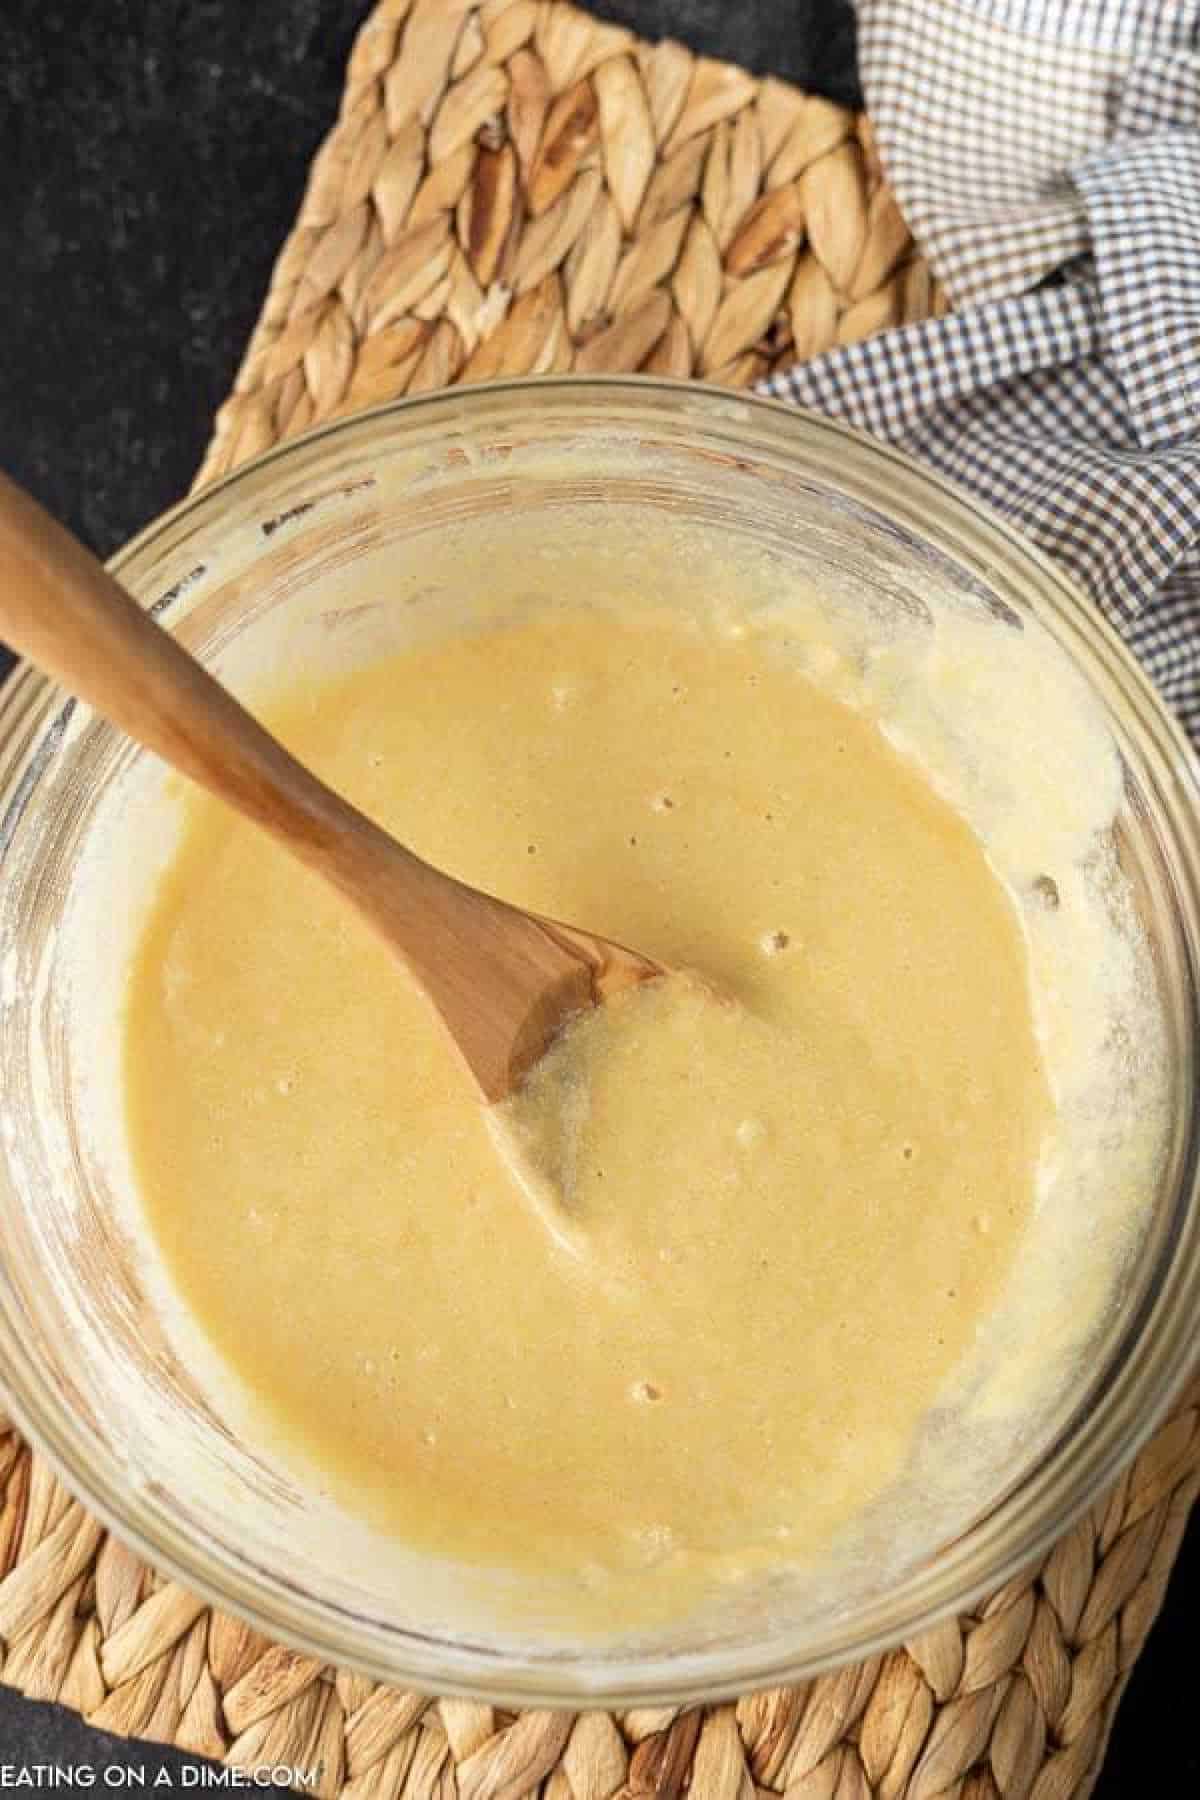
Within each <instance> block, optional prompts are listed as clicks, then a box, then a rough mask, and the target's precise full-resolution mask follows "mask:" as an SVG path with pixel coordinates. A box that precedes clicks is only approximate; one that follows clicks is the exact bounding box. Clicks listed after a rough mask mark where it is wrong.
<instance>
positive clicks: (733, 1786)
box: [0, 0, 1200, 1800]
mask: <svg viewBox="0 0 1200 1800" xmlns="http://www.w3.org/2000/svg"><path fill="white" fill-rule="evenodd" d="M938 304H939V302H938V297H937V294H936V292H935V291H934V290H933V288H932V284H931V282H930V278H929V272H928V270H927V269H926V267H925V265H924V264H923V263H922V261H921V260H920V258H919V257H918V256H917V255H916V254H915V253H914V251H913V248H912V245H911V242H910V239H909V235H908V232H907V230H906V229H905V226H904V224H903V222H902V220H901V218H900V216H899V214H898V212H897V210H896V206H895V203H894V201H893V200H892V197H891V195H890V193H889V191H888V189H887V187H886V185H884V184H883V182H882V180H881V178H880V173H879V169H878V164H877V161H876V158H875V156H874V153H873V147H872V141H871V135H870V131H869V128H868V126H867V124H866V121H865V120H863V119H855V118H854V117H853V115H851V114H850V113H847V112H845V111H844V110H842V109H840V108H838V107H835V106H832V105H830V104H829V103H828V102H827V101H824V100H820V99H815V98H812V97H808V96H805V95H802V94H799V93H797V92H795V91H794V90H793V89H790V88H788V87H785V86H784V85H782V84H781V83H779V82H776V81H762V82H759V81H755V80H754V79H752V78H751V77H750V76H749V75H747V74H745V73H744V72H743V71H741V70H739V69H736V68H731V67H727V66H725V65H722V64H718V63H713V62H709V61H705V60H704V59H698V58H696V57H694V56H692V55H690V54H689V53H688V52H687V51H686V50H684V49H681V48H680V47H679V46H678V45H675V44H660V45H658V46H656V47H654V48H649V47H648V46H646V45H644V44H640V43H638V42H636V41H635V40H634V39H632V38H631V37H630V35H629V34H628V33H627V32H625V31H622V30H619V29H617V28H615V27H613V26H610V25H604V24H599V23H597V22H596V21H593V20H591V19H588V18H587V17H585V16H584V15H582V14H580V13H578V12H575V11H573V10H572V9H571V8H569V7H568V6H566V5H564V4H562V3H561V0H482V4H479V3H472V0H384V3H383V4H382V5H381V6H380V7H379V8H378V10H377V11H376V12H375V14H374V15H373V16H372V18H371V19H370V20H369V21H368V23H367V25H366V26H365V27H364V29H363V31H362V34H361V35H360V37H359V39H358V43H357V45H356V48H355V51H354V54H353V58H352V61H351V64H350V72H349V79H348V85H347V90H346V94H345V98H344V102H343V106H342V112H341V117H340V120H339V123H338V125H337V127H336V129H335V130H334V132H333V133H332V135H331V136H330V138H329V139H328V141H327V142H326V144H325V146H324V148H323V149H322V151H321V152H320V154H319V156H318V158H317V160H316V162H315V164H314V167H313V171H312V177H311V180H310V183H309V188H308V192H307V195H306V197H305V200H304V204H303V207H302V210H301V213H300V218H299V220H298V223H297V226H296V229H295V230H294V232H293V234H292V236H291V237H290V238H289V240H288V242H287V244H286V245H285V247H284V250H283V252H282V255H281V257H280V259H279V262H278V264H277V266H276V270H275V275H274V279H273V282H272V285H271V290H270V293H269V296H268V298H267V302H266V306H265V309H264V312H263V315H262V319H261V321H260V323H259V326H258V329H257V330H256V332H255V334H254V337H253V340H252V342H251V344H250V347H249V350H248V352H247V355H246V358H245V362H244V364H243V366H242V369H241V372H240V374H239V376H238V379H237V384H236V387H235V390H234V393H233V395H232V397H231V398H230V400H229V401H228V402H227V404H226V405H225V406H224V407H223V408H222V411H221V413H220V416H219V419H218V422H217V431H216V436H215V439H214V441H213V444H212V447H211V449H210V451H209V454H208V457H207V459H206V461H205V464H204V468H203V470H202V472H201V476H200V479H201V480H202V481H203V480H209V479H212V478H213V477H214V476H216V475H218V474H220V473H222V472H224V471H225V470H226V469H229V468H231V467H233V466H234V465H235V464H236V463H238V462H240V461H243V460H244V459H245V458H246V457H248V456H251V455H253V454H254V453H256V452H257V451H260V450H263V449H265V448H267V447H268V446H269V445H271V444H273V443H275V442H277V441H278V440H279V439H280V438H282V437H284V436H287V435H289V434H292V433H294V432H297V431H299V430H302V429H303V428H304V427H305V426H307V425H310V424H312V423H313V422H314V421H315V420H318V419H322V418H328V417H330V416H332V415H334V414H336V413H338V412H342V411H347V410H351V409H353V408H356V407H360V406H365V405H368V404H371V403H373V402H376V401H379V400H383V399H386V398H389V397H391V396H392V395H395V394H400V393H404V392H410V393H411V392H414V391H420V390H422V389H427V388H432V387H436V386H438V385H440V384H444V383H447V382H450V381H454V380H470V379H483V378H485V377H488V376H493V375H499V374H518V373H526V372H529V371H548V370H562V369H568V368H578V369H588V370H602V369H603V370H627V369H634V368H651V369H659V370H667V371H670V372H672V373H675V374H680V375H688V374H693V373H698V374H703V375H707V376H709V377H711V378H715V379H716V380H718V381H722V382H727V383H730V384H733V385H742V386H744V385H746V384H748V383H750V382H751V381H753V380H755V379H756V378H757V377H758V376H760V375H761V374H763V373H764V372H765V371H766V370H767V369H769V368H771V367H773V366H775V365H776V364H777V363H779V362H786V361H788V360H791V359H793V358H795V357H797V356H803V355H810V354H812V353H814V352H815V351H817V350H820V349H824V348H826V347H827V346H829V345H830V344H833V343H845V342H848V341H850V340H851V339H853V338H856V337H859V336H862V335H864V334H866V333H868V332H870V331H873V330H875V329H878V328H879V327H881V326H883V325H887V324H891V323H894V322H896V321H897V320H900V319H911V318H917V317H922V316H924V315H925V314H926V313H928V312H929V311H930V310H934V309H936V308H937V306H938ZM1198 1487H1200V1391H1198V1392H1196V1393H1193V1394H1191V1395H1190V1396H1188V1397H1187V1399H1186V1400H1185V1402H1184V1403H1183V1404H1182V1406H1181V1407H1180V1409H1179V1410H1177V1412H1176V1413H1175V1415H1174V1417H1173V1418H1172V1419H1171V1420H1170V1421H1169V1422H1168V1423H1167V1424H1166V1425H1165V1426H1164V1427H1163V1428H1162V1429H1161V1430H1160V1431H1159V1432H1158V1434H1157V1435H1156V1436H1155V1437H1154V1439H1153V1440H1152V1441H1151V1443H1150V1444H1149V1445H1148V1447H1147V1448H1146V1449H1145V1450H1144V1451H1143V1453H1142V1455H1141V1456H1140V1457H1139V1458H1138V1460H1137V1461H1136V1463H1135V1464H1134V1465H1133V1467H1132V1468H1131V1469H1130V1470H1129V1471H1127V1473H1126V1474H1125V1476H1124V1477H1123V1478H1122V1480H1121V1481H1120V1482H1119V1484H1118V1485H1117V1487H1116V1489H1115V1490H1114V1492H1113V1493H1112V1494H1111V1495H1110V1496H1109V1498H1108V1499H1107V1501H1106V1502H1104V1503H1103V1504H1101V1505H1099V1506H1098V1507H1097V1508H1096V1509H1095V1510H1094V1511H1093V1512H1092V1513H1091V1514H1090V1515H1089V1516H1088V1517H1086V1518H1085V1519H1083V1520H1082V1521H1081V1522H1080V1523H1079V1524H1078V1525H1077V1526H1076V1527H1075V1528H1074V1529H1073V1530H1072V1531H1071V1532H1070V1533H1069V1534H1068V1535H1067V1537H1065V1538H1064V1539H1063V1540H1062V1542H1061V1543H1059V1544H1058V1545H1057V1546H1056V1548H1055V1549H1054V1551H1053V1552H1052V1553H1051V1554H1050V1555H1049V1556H1048V1557H1047V1558H1046V1559H1045V1560H1044V1562H1042V1563H1041V1565H1040V1566H1039V1567H1037V1568H1036V1569H1033V1570H1030V1571H1028V1572H1027V1573H1026V1574H1025V1575H1023V1576H1022V1577H1021V1578H1019V1579H1017V1580H1014V1581H1011V1582H1010V1583H1008V1585H1007V1586H1005V1587H1004V1588H1002V1589H1001V1590H1000V1591H999V1592H998V1593H995V1594H993V1595H992V1596H991V1597H990V1598H989V1599H988V1600H987V1602H986V1604H984V1605H982V1606H981V1607H980V1608H979V1609H978V1610H977V1611H976V1612H975V1613H973V1614H971V1615H970V1616H969V1617H964V1618H960V1619H955V1620H950V1621H948V1622H947V1623H945V1624H944V1625H942V1626H940V1627H938V1628H937V1629H936V1630H934V1631H931V1632H929V1633H928V1634H927V1635H926V1636H924V1637H923V1638H921V1639H920V1640H919V1641H918V1642H915V1643H912V1644H909V1645H908V1646H907V1647H906V1648H904V1649H900V1650H896V1651H893V1652H892V1653H891V1654H890V1655H888V1656H885V1657H881V1658H877V1659H875V1660H873V1661H871V1662H869V1663H865V1664H863V1665H861V1666H859V1667H852V1668H847V1669H844V1670H842V1671H840V1672H839V1673H837V1674H834V1675H829V1676H826V1677H823V1678H822V1679H820V1680H817V1681H813V1682H811V1683H808V1684H806V1685H804V1686H802V1687H798V1688H788V1689H783V1690H778V1691H775V1692H771V1693H765V1694H759V1695H755V1696H752V1697H749V1698H746V1699H743V1700H740V1701H739V1702H738V1703H737V1704H736V1705H726V1706H713V1707H702V1708H693V1709H691V1710H676V1709H673V1708H670V1707H663V1708H649V1709H640V1710H637V1711H633V1712H625V1713H621V1714H616V1715H613V1714H609V1713H603V1712H588V1713H584V1714H581V1715H579V1716H578V1717H575V1716H571V1715H567V1714H561V1713H558V1714H556V1713H549V1712H526V1713H523V1714H520V1715H517V1716H513V1715H512V1714H508V1713H504V1712H499V1711H497V1710H495V1709H494V1708H492V1707H490V1706H485V1705H478V1704H474V1703H472V1702H469V1701H463V1700H448V1699H441V1700H437V1699H428V1698H426V1697H423V1696H421V1695H417V1694H410V1693H402V1692H399V1691H397V1690H395V1689H392V1688H389V1687H385V1686H379V1685H377V1684H376V1683H374V1682H372V1681H370V1680H368V1679H366V1678H365V1677H363V1676H360V1675H355V1674H352V1673H350V1672H348V1671H346V1670H333V1669H329V1668H323V1667H322V1666H321V1665H320V1664H319V1663H317V1662H316V1661H315V1660H314V1659H312V1658H311V1657H307V1656H303V1655H300V1654H298V1653H297V1652H295V1651H291V1650H287V1649H284V1648H282V1647H281V1646H279V1645H275V1644H271V1643H270V1642H268V1641H267V1640H266V1639H265V1638H263V1637H261V1636H259V1635H258V1634H257V1633H255V1632H254V1631H251V1630H250V1629H249V1628H248V1627H247V1626H245V1625H243V1624H241V1623H239V1622H238V1621H237V1620H235V1619H233V1618H230V1617H228V1616H226V1615H224V1614H221V1613H217V1612H214V1611H212V1610H211V1609H210V1608H209V1607H208V1606H207V1605H205V1603H204V1602H203V1601H202V1600H200V1599H198V1598H196V1597H195V1596H194V1595H192V1594H189V1593H187V1592H186V1591H185V1590H183V1589H182V1588H180V1587H179V1586H177V1585H176V1584H175V1583H173V1582H169V1581H164V1580H163V1579H162V1578H160V1577H159V1576H157V1575H155V1574H154V1572H153V1571H152V1570H150V1569H149V1568H147V1567H146V1566H145V1565H144V1564H143V1563H141V1562H140V1561H139V1560H138V1559H137V1558H136V1557H135V1556H133V1555H132V1554H131V1553H130V1552H129V1551H128V1550H126V1549H124V1548H123V1547H122V1545H121V1544H120V1543H119V1542H118V1541H117V1540H116V1539H115V1538H112V1537H110V1536H108V1535H107V1534H106V1533H105V1532H104V1530H103V1528H102V1527H101V1526H100V1525H99V1524H98V1523H96V1522H95V1521H94V1520H92V1519H90V1518H89V1517H88V1516H87V1515H86V1514H85V1513H84V1512H83V1510H82V1509H81V1508H80V1506H79V1505H78V1504H77V1503H76V1502H75V1501H73V1500H72V1499H71V1498H70V1496H69V1495H68V1494H67V1493H66V1491H65V1490H64V1489H63V1488H62V1487H61V1486H60V1485H59V1484H58V1482H57V1481H56V1480H55V1478H54V1477H53V1476H52V1475H51V1473H50V1471H49V1470H48V1468H47V1467H46V1465H45V1464H44V1463H43V1462H42V1461H41V1460H40V1459H39V1458H38V1457H36V1456H34V1455H33V1454H32V1453H31V1452H30V1450H29V1449H28V1448H27V1447H26V1446H25V1445H24V1444H23V1443H22V1442H21V1440H20V1439H19V1437H18V1436H17V1434H16V1433H15V1432H14V1431H13V1430H12V1429H11V1428H10V1427H9V1426H8V1424H7V1422H6V1421H5V1420H4V1419H3V1418H0V1679H2V1680H3V1681H4V1682H6V1683H8V1684H9V1685H10V1686H12V1687H15V1688H19V1689H21V1690H22V1691H23V1692H24V1693H26V1694H28V1695H30V1696H32V1697H34V1698H38V1699H44V1700H57V1701H60V1702H61V1703H63V1704H64V1705H66V1706H69V1707H73V1708H74V1709H75V1710H77V1711H78V1712H80V1713H81V1714H82V1715H83V1716H84V1718H85V1719H87V1720H88V1721H90V1723H92V1724H93V1725H96V1726H98V1727H101V1728H102V1729H104V1730H107V1731H111V1732H116V1733H118V1734H122V1735H125V1736H130V1737H146V1738H156V1739H161V1740H163V1741H166V1742H169V1743H174V1744H176V1745H178V1746H179V1747H180V1748H183V1749H187V1750H192V1751H197V1752H200V1753H204V1754H207V1755H209V1756H212V1757H216V1758H218V1759H223V1760H224V1761H225V1762H226V1763H228V1764H230V1765H232V1766H235V1767H239V1768H246V1769H259V1768H263V1767H267V1766H278V1765H284V1766H291V1767H293V1768H298V1769H306V1770H310V1769H313V1768H315V1767H317V1766H318V1765H319V1766H320V1768H321V1770H322V1774H321V1779H320V1786H319V1792H320V1793H321V1794H322V1795H323V1796H326V1797H327V1800H334V1797H335V1796H339V1795H344V1796H345V1797H346V1800H376V1797H378V1800H392V1797H393V1796H394V1797H397V1800H399V1797H404V1800H455V1797H457V1800H522V1796H526V1795H541V1796H545V1800H611V1797H616V1800H649V1797H651V1796H658V1797H660V1800H674V1797H675V1796H677V1795H680V1794H682V1793H684V1792H687V1793H688V1794H690V1795H692V1796H696V1797H698V1800H757V1797H758V1796H769V1795H779V1794H784V1795H786V1796H788V1800H934V1797H935V1796H946V1797H949V1800H1000V1797H1002V1800H1027V1797H1029V1796H1032V1797H1033V1800H1081V1797H1082V1796H1084V1795H1085V1794H1087V1792H1088V1791H1089V1789H1090V1787H1091V1785H1092V1781H1093V1778H1094V1775H1095V1772H1096V1769H1097V1767H1098V1765H1099V1761H1100V1758H1101V1755H1102V1753H1103V1748H1104V1743H1105V1740H1106V1737H1107V1733H1108V1730H1109V1726H1110V1724H1111V1721H1112V1716H1113V1712H1114V1710H1115V1707H1116V1703H1117V1700H1118V1697H1119V1695H1120V1692H1121V1688H1122V1686H1123V1685H1124V1682H1125V1679H1126V1677H1127V1675H1128V1673H1129V1670H1130V1668H1131V1667H1132V1665H1133V1663H1134V1661H1135V1659H1136V1658H1137V1655H1138V1653H1139V1651H1140V1649H1141V1646H1142V1644H1143V1642H1144V1640H1145V1636H1146V1633H1147V1631H1148V1630H1149V1627H1150V1624H1151V1622H1152V1621H1153V1619H1154V1617H1155V1614H1156V1613H1157V1611H1158V1607H1159V1603H1160V1601H1161V1599H1162V1594H1163V1590H1164V1588H1165V1585H1166V1581H1167V1576H1168V1574H1169V1572H1170V1568H1171V1565H1172V1562H1173V1561H1174V1558H1175V1554H1176V1550H1177V1548H1178V1545H1179V1540H1180V1537H1181V1535H1182V1533H1183V1529H1184V1526H1185V1523H1186V1521H1187V1517H1188V1513H1189V1510H1190V1508H1191V1505H1192V1501H1193V1499H1194V1497H1195V1495H1196V1492H1197V1489H1198Z"/></svg>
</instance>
